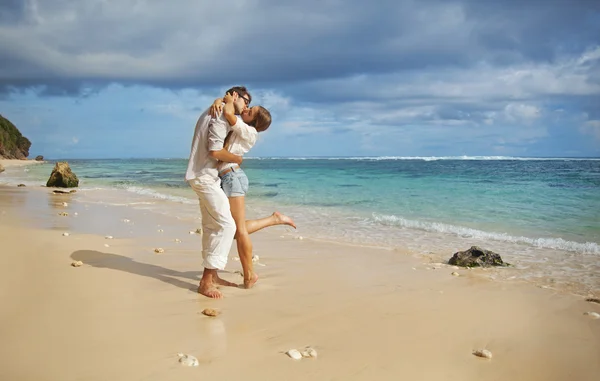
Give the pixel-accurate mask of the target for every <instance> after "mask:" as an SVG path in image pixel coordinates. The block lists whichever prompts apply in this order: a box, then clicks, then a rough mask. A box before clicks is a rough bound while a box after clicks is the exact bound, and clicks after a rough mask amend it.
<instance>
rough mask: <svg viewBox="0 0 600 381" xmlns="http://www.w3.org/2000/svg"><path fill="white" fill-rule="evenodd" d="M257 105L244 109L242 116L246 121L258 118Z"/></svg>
mask: <svg viewBox="0 0 600 381" xmlns="http://www.w3.org/2000/svg"><path fill="white" fill-rule="evenodd" d="M256 107H257V106H254V107H250V108H247V109H245V110H244V111H242V114H241V117H242V120H243V121H244V123H246V124H249V123H251V122H252V121H253V120H254V119H255V118H256V113H257V112H258V109H257V108H256Z"/></svg>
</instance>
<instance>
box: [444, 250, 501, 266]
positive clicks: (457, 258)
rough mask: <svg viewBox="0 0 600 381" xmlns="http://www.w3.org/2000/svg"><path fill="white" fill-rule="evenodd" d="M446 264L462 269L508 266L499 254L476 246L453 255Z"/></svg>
mask: <svg viewBox="0 0 600 381" xmlns="http://www.w3.org/2000/svg"><path fill="white" fill-rule="evenodd" d="M448 263H449V264H451V265H454V266H463V267H490V266H509V264H508V263H505V262H504V261H502V258H501V257H500V254H496V253H494V252H493V251H490V250H485V249H482V248H480V247H478V246H471V248H470V249H469V250H465V251H459V252H457V253H454V255H453V256H452V258H450V260H449V261H448Z"/></svg>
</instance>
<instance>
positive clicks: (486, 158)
mask: <svg viewBox="0 0 600 381" xmlns="http://www.w3.org/2000/svg"><path fill="white" fill-rule="evenodd" d="M247 159H254V160H278V159H279V160H363V161H378V160H421V161H436V160H481V161H492V160H520V161H600V158H584V157H516V156H466V155H463V156H349V157H311V156H309V157H248V158H247Z"/></svg>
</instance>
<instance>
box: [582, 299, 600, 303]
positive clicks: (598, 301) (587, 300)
mask: <svg viewBox="0 0 600 381" xmlns="http://www.w3.org/2000/svg"><path fill="white" fill-rule="evenodd" d="M585 301H586V302H590V303H598V304H600V299H598V298H587V299H586V300H585Z"/></svg>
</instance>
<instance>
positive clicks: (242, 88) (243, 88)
mask: <svg viewBox="0 0 600 381" xmlns="http://www.w3.org/2000/svg"><path fill="white" fill-rule="evenodd" d="M227 93H231V95H233V93H238V95H239V96H242V97H244V96H245V97H247V98H248V100H249V101H250V102H252V95H250V93H249V92H248V89H246V86H234V87H232V88H231V89H229V90H227V91H226V92H225V94H227ZM250 102H248V103H250Z"/></svg>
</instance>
